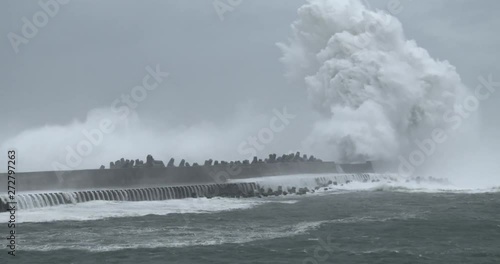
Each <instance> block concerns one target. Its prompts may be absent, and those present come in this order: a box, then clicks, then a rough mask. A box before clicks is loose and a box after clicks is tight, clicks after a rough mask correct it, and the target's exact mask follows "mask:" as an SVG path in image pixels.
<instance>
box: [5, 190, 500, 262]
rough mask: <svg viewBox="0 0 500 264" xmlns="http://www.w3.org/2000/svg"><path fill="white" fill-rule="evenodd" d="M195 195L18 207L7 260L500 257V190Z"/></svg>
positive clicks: (444, 259)
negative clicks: (13, 246)
mask: <svg viewBox="0 0 500 264" xmlns="http://www.w3.org/2000/svg"><path fill="white" fill-rule="evenodd" d="M190 200H191V201H190V204H181V205H179V203H178V202H177V201H163V202H141V203H140V204H133V203H111V202H108V203H104V204H93V203H89V204H90V205H86V206H87V207H84V208H79V207H77V206H73V208H52V209H50V210H41V211H38V212H30V213H32V214H31V215H30V216H29V217H28V213H27V212H23V211H19V212H17V213H18V218H19V219H20V221H23V214H26V216H25V222H21V223H19V224H18V226H17V229H16V232H18V236H17V243H18V244H19V245H18V250H17V252H16V255H17V256H16V257H11V256H9V255H8V254H7V249H6V248H4V249H3V252H1V254H0V263H186V264H187V263H189V264H192V263H287V264H288V263H383V264H391V263H398V264H399V263H454V264H456V263H500V193H476V194H466V193H411V192H398V191H357V192H332V193H323V194H310V195H307V196H286V197H273V198H265V199H258V198H255V199H212V200H208V199H190ZM160 203H172V204H171V207H169V208H170V209H168V208H165V207H163V206H162V205H161V204H160ZM209 204H211V205H212V206H221V207H227V209H228V210H225V211H220V210H213V208H212V209H207V210H205V209H204V208H203V207H204V206H205V205H207V206H208V205H209ZM138 205H140V206H141V208H138V207H137V206H138ZM230 205H234V206H230ZM128 206H130V207H131V208H130V211H134V210H135V211H136V212H137V215H134V214H133V212H130V211H127V210H126V208H127V207H128ZM169 206H170V205H169ZM196 206H198V207H196ZM93 207H94V208H95V213H93V211H92V209H93ZM192 207H196V208H195V209H193V210H191V209H192ZM103 208H108V209H104V210H105V211H106V210H107V212H105V211H102V210H103ZM122 208H125V209H122ZM155 208H157V210H155ZM172 208H174V209H172ZM58 210H72V211H69V213H68V214H67V215H64V216H58V215H57V214H59V211H58ZM148 210H149V211H148ZM168 210H170V211H168ZM111 211H113V212H114V211H116V213H115V214H114V215H112V216H116V217H108V216H109V215H106V213H109V212H111ZM148 212H150V213H148ZM167 213H168V214H167ZM49 214H52V216H50V217H49V216H48V215H49ZM165 214H166V215H165ZM80 216H82V217H81V219H79V217H80ZM0 217H1V219H2V221H3V222H4V223H5V222H6V220H5V219H6V214H1V215H0ZM30 217H31V218H30ZM45 218H47V219H46V220H44V219H45ZM58 218H59V219H58ZM64 219H79V220H78V221H73V220H71V221H69V220H64ZM90 219H95V220H90ZM53 220H57V221H53ZM0 230H2V236H4V234H5V235H6V234H7V233H6V232H8V231H7V228H6V224H2V228H1V229H0ZM4 241H5V240H4Z"/></svg>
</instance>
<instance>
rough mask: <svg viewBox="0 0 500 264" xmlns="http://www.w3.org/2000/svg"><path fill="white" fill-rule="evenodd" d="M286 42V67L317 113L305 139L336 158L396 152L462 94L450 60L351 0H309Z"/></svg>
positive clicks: (438, 121)
mask: <svg viewBox="0 0 500 264" xmlns="http://www.w3.org/2000/svg"><path fill="white" fill-rule="evenodd" d="M298 15H299V19H298V20H297V21H295V22H294V23H293V24H292V36H291V37H290V38H289V41H288V43H286V44H285V43H279V44H278V46H279V47H280V48H281V50H282V52H283V57H282V58H281V60H282V62H283V63H284V65H285V67H286V75H287V77H289V78H290V79H291V80H293V81H299V82H301V83H303V84H305V87H306V88H307V92H308V96H309V100H310V102H311V103H312V106H313V107H314V109H315V110H317V111H318V112H319V113H320V114H321V116H322V119H321V120H320V121H318V122H317V123H316V124H315V126H314V127H313V129H312V132H311V134H310V136H309V137H308V138H307V139H306V141H305V143H306V145H307V146H309V147H310V148H311V149H312V150H314V153H319V155H321V156H322V157H325V158H329V159H334V160H338V161H362V160H367V159H369V160H373V159H375V160H377V159H378V160H381V159H382V160H384V159H385V160H395V159H397V157H398V155H402V154H405V153H408V152H409V151H411V149H412V148H414V146H413V144H414V141H415V140H416V139H419V138H423V137H429V136H430V135H431V132H432V130H433V129H435V128H442V129H444V130H446V129H448V128H449V126H450V124H449V123H448V122H446V120H445V119H444V118H443V117H444V116H445V113H446V112H447V111H450V110H453V109H454V106H455V104H456V103H457V102H459V101H460V100H461V98H463V97H464V96H465V95H466V94H467V89H466V87H465V86H464V85H463V84H462V82H461V80H460V76H459V75H458V74H457V72H456V70H455V68H454V67H453V66H452V65H450V64H449V63H448V62H447V61H438V60H435V59H433V58H431V57H430V55H429V53H428V52H427V51H426V50H425V49H422V48H420V47H419V46H418V45H417V44H416V42H415V41H413V40H407V39H406V38H405V36H404V33H403V28H402V26H401V23H400V22H399V21H398V19H397V18H395V17H393V16H391V15H390V14H388V13H386V12H383V11H380V10H377V11H372V10H369V9H367V8H366V7H365V6H364V5H363V4H362V3H361V2H360V1H358V0H335V1H332V0H309V1H308V3H307V4H305V5H304V6H302V7H301V8H300V9H299V10H298Z"/></svg>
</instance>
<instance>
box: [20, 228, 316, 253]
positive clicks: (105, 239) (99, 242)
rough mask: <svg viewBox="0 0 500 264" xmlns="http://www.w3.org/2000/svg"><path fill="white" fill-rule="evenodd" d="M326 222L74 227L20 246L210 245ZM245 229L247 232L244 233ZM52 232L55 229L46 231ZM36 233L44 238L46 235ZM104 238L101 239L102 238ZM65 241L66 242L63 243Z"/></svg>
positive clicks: (108, 248) (304, 230)
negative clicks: (53, 237)
mask: <svg viewBox="0 0 500 264" xmlns="http://www.w3.org/2000/svg"><path fill="white" fill-rule="evenodd" d="M323 223H325V221H317V222H301V223H297V224H291V225H285V226H271V227H269V226H261V225H259V224H256V223H251V222H248V223H242V222H239V223H235V224H234V225H235V226H229V225H231V224H228V225H226V224H219V225H206V226H196V228H193V229H190V228H189V227H187V228H177V227H166V228H146V227H139V228H134V229H125V230H122V229H120V230H109V229H107V230H100V231H101V232H99V233H89V232H88V231H87V230H79V229H76V230H74V232H73V233H70V234H68V233H61V234H57V235H58V238H59V239H58V240H57V241H51V242H50V243H46V242H47V241H44V240H39V241H36V243H34V241H32V240H29V241H30V244H25V245H19V248H20V249H22V250H26V251H27V250H33V251H53V250H60V249H73V250H85V251H91V252H105V251H117V250H122V249H135V248H159V247H162V248H177V247H187V246H207V245H219V244H224V243H231V244H241V243H248V242H252V241H256V240H269V239H275V238H283V237H290V236H295V235H300V234H304V233H307V232H309V231H311V230H314V229H317V228H319V227H320V226H321V225H322V224H323ZM242 231H244V232H242ZM43 232H46V233H47V237H48V234H49V233H50V234H51V235H53V230H46V231H43ZM43 232H42V233H38V234H37V236H39V237H42V239H44V237H46V236H44V234H43ZM101 238H102V239H101ZM60 241H64V242H60Z"/></svg>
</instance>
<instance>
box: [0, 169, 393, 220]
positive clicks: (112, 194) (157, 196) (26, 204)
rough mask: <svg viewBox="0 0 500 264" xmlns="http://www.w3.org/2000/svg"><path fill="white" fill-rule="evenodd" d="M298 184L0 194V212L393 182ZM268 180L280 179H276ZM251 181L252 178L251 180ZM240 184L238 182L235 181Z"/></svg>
mask: <svg viewBox="0 0 500 264" xmlns="http://www.w3.org/2000/svg"><path fill="white" fill-rule="evenodd" d="M298 176H299V177H301V180H300V181H290V179H289V178H288V177H283V181H280V182H279V183H276V182H273V181H271V182H269V177H266V178H267V179H266V178H262V180H260V179H259V182H230V183H224V184H193V185H180V186H155V187H142V188H111V189H100V190H78V191H63V192H61V191H55V192H52V191H49V192H35V193H21V194H17V195H16V196H15V200H11V199H10V198H9V197H8V196H7V195H5V194H4V195H0V212H5V211H7V210H9V209H8V208H9V203H10V202H15V203H13V204H11V205H15V206H16V210H25V209H34V208H42V207H52V206H59V205H71V204H73V205H74V204H78V203H85V202H91V201H98V200H100V201H122V202H126V201H129V202H133V201H163V200H172V199H185V198H199V197H207V198H213V197H230V198H247V197H266V196H279V195H304V194H306V193H309V192H315V191H318V190H328V189H331V188H332V187H333V186H335V185H338V186H343V185H345V184H349V183H351V182H379V181H389V182H390V181H397V179H396V178H394V177H392V176H391V175H382V174H369V173H365V174H327V175H324V174H323V175H319V174H318V176H315V175H314V174H307V175H298ZM271 178H281V177H280V176H276V177H271ZM253 179H254V180H255V179H256V178H253ZM236 181H240V180H236Z"/></svg>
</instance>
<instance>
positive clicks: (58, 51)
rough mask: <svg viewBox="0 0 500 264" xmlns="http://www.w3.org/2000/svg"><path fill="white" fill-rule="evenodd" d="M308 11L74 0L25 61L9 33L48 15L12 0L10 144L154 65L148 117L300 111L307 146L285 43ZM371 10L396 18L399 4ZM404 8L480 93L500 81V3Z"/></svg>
mask: <svg viewBox="0 0 500 264" xmlns="http://www.w3.org/2000/svg"><path fill="white" fill-rule="evenodd" d="M42 1H43V0H42ZM303 3H304V1H300V0H272V1H266V0H243V2H242V3H241V4H240V5H239V6H237V7H235V9H234V11H232V12H228V13H226V14H224V18H225V19H224V20H223V21H221V20H220V19H219V17H218V15H217V13H216V11H215V10H214V7H213V4H212V1H210V0H191V1H180V0H179V1H177V0H175V1H173V0H172V1H170V0H168V1H160V0H157V1H152V0H151V1H131V0H109V1H96V0H86V1H84V0H72V1H70V3H68V4H66V5H63V6H61V10H60V11H59V12H58V13H57V15H55V16H54V17H53V18H50V20H49V22H48V24H47V25H46V26H45V27H43V28H41V29H40V30H39V32H38V34H37V36H36V37H34V38H32V39H30V40H29V43H27V44H22V45H21V46H20V47H19V49H20V51H19V53H18V54H15V52H14V50H13V48H12V46H11V44H10V42H9V40H8V38H7V34H8V33H9V32H15V33H17V34H20V30H21V27H22V25H23V22H22V20H21V19H22V17H24V16H25V17H27V18H28V19H30V20H31V17H32V16H33V14H34V13H36V12H37V11H39V10H41V8H40V6H39V5H38V1H17V0H7V1H1V2H0V36H1V40H0V120H1V123H0V125H1V126H2V129H1V130H0V142H2V141H3V140H4V139H6V138H9V137H12V136H14V135H16V134H18V133H20V132H22V131H23V130H25V129H29V128H35V127H40V126H44V125H45V124H67V123H69V122H71V121H72V120H73V119H74V118H78V119H79V120H82V119H84V118H85V116H86V114H87V112H88V111H89V110H91V109H94V108H98V107H109V106H110V104H111V102H112V101H113V100H115V99H116V98H119V96H120V94H122V93H128V92H130V90H131V88H132V87H134V86H135V85H138V84H140V82H141V79H142V77H143V76H144V75H145V73H146V72H145V67H146V66H148V65H156V64H160V65H161V68H162V70H165V71H168V72H169V73H170V74H171V75H170V76H169V79H168V81H167V82H166V83H165V84H164V85H162V86H161V88H159V89H157V90H155V92H154V96H151V97H149V98H148V99H147V103H144V104H141V105H140V106H139V108H138V109H137V111H138V113H139V115H140V117H141V118H142V119H145V120H150V121H151V122H161V121H162V120H164V119H165V118H166V117H169V118H170V119H171V120H174V121H173V122H175V123H176V124H193V123H197V122H200V121H203V120H209V121H212V122H215V123H219V122H225V121H227V120H228V119H230V118H232V115H233V113H234V112H235V111H236V110H237V109H238V108H240V107H241V106H242V105H252V106H253V107H254V109H256V111H257V112H258V113H265V114H269V113H271V110H272V109H273V108H281V107H282V106H287V107H289V108H290V109H291V110H290V111H291V112H294V113H301V114H300V115H299V116H298V120H300V122H297V123H295V125H294V126H293V129H292V131H295V132H296V133H289V134H292V135H290V136H289V139H290V140H300V139H301V138H302V137H303V136H304V135H306V134H307V132H308V131H309V128H308V126H310V125H311V124H312V121H313V119H314V116H315V115H314V114H313V112H312V110H311V109H310V107H309V105H308V102H307V95H306V91H305V90H304V89H303V88H302V87H300V86H299V85H296V84H291V83H288V82H287V80H285V78H284V77H283V72H284V69H283V66H282V65H281V63H280V62H279V57H280V55H281V53H280V51H279V49H278V48H277V47H276V45H275V43H276V42H280V41H285V40H286V39H287V37H288V36H289V33H290V30H289V28H290V24H291V22H293V21H294V20H295V19H296V10H297V8H298V7H300V6H301V5H302V4H303ZM370 3H371V6H372V7H373V8H380V9H385V8H386V6H387V3H388V0H376V1H370ZM401 3H402V6H403V8H404V9H403V11H402V12H401V13H400V14H398V15H397V17H398V18H399V19H400V20H401V22H402V24H403V27H404V28H405V32H406V35H407V37H408V38H410V39H415V40H416V41H417V43H418V44H419V45H420V46H421V47H423V48H425V49H427V50H428V51H429V52H430V54H431V55H432V56H433V57H435V58H438V59H442V60H448V61H450V62H451V63H452V64H453V65H455V66H456V67H457V71H458V73H459V74H460V75H461V76H462V78H463V80H464V83H465V84H466V85H467V86H469V88H471V87H475V86H476V85H477V84H478V80H477V77H478V76H479V75H483V76H487V75H488V74H492V75H493V79H494V80H500V67H499V66H498V62H497V61H498V58H500V51H499V49H498V47H500V37H499V35H498V28H500V16H498V10H500V2H498V1H495V0H481V1H474V0H437V1H434V0H433V1H431V0H428V1H409V0H401ZM499 100H500V94H499V93H498V92H497V93H495V94H494V95H493V97H492V98H490V99H489V100H487V101H485V102H484V104H483V105H482V106H481V110H480V113H481V114H480V117H481V120H482V128H483V129H482V130H483V131H484V133H485V135H488V138H491V137H494V136H495V135H498V133H499V132H500V119H499V118H498V117H497V113H498V112H499V110H500V104H498V102H499ZM284 137H288V136H284ZM291 148H293V147H291Z"/></svg>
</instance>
